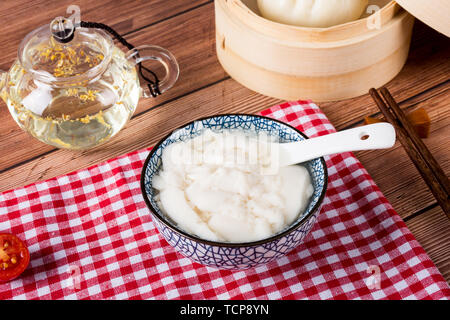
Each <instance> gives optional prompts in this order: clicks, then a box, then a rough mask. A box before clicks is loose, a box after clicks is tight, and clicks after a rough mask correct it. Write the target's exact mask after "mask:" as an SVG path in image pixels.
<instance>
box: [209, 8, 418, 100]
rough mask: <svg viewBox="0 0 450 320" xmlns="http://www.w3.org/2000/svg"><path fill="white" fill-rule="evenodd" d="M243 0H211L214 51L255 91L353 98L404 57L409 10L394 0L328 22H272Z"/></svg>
mask: <svg viewBox="0 0 450 320" xmlns="http://www.w3.org/2000/svg"><path fill="white" fill-rule="evenodd" d="M244 2H245V3H244ZM244 2H243V1H241V0H215V14H216V49H217V56H218V59H219V61H220V63H221V64H222V66H223V67H224V69H225V70H226V71H227V72H228V73H229V74H230V75H231V77H233V78H234V79H235V80H237V81H238V82H240V83H241V84H243V85H244V86H246V87H248V88H250V89H252V90H254V91H256V92H259V93H261V94H264V95H268V96H271V97H275V98H279V99H284V100H298V99H313V100H314V101H317V102H324V101H334V100H342V99H347V98H353V97H356V96H360V95H362V94H365V93H367V92H368V90H369V89H370V88H372V87H380V86H382V85H384V84H386V83H387V82H389V81H390V80H391V79H392V78H394V77H395V76H396V75H397V74H398V73H399V72H400V70H401V69H402V67H403V65H404V64H405V62H406V59H407V56H408V52H409V47H410V43H411V35H412V28H413V24H414V17H413V16H412V15H410V14H409V13H408V12H406V11H404V10H403V9H402V8H401V7H400V6H399V5H397V4H396V2H394V1H382V0H380V1H372V5H373V4H375V5H379V6H380V7H381V5H383V6H382V7H381V10H379V11H378V12H377V13H376V14H374V15H370V16H368V17H363V18H362V19H360V20H357V21H353V22H349V23H346V24H342V25H338V26H334V27H330V28H302V27H296V26H290V25H284V24H280V23H276V22H272V21H269V20H267V19H264V18H262V17H261V16H259V15H258V14H257V8H256V0H253V1H251V0H247V1H244ZM252 9H253V10H252Z"/></svg>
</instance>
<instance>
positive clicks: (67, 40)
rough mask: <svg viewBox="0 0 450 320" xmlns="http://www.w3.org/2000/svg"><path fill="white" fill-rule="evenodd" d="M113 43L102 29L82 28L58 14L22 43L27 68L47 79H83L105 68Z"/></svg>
mask: <svg viewBox="0 0 450 320" xmlns="http://www.w3.org/2000/svg"><path fill="white" fill-rule="evenodd" d="M112 46H113V41H112V39H111V37H110V36H109V35H108V34H107V33H105V32H104V31H103V30H100V29H93V28H80V27H77V28H76V30H75V26H74V25H73V23H72V21H71V20H70V19H67V18H64V17H58V18H55V19H54V20H53V21H52V22H51V23H50V24H49V25H45V26H42V27H40V28H38V29H36V30H34V31H32V32H31V33H29V34H28V35H27V36H26V37H25V38H24V39H23V40H22V43H21V44H20V47H19V61H20V63H21V64H22V66H23V68H24V69H25V70H26V71H28V72H30V73H32V74H33V75H34V76H36V77H39V78H40V80H42V81H45V82H68V81H69V82H71V83H74V82H82V81H84V80H86V79H89V78H92V77H95V76H96V75H98V74H99V73H101V72H103V71H104V70H105V69H106V66H107V64H108V63H107V60H109V59H110V53H111V49H112Z"/></svg>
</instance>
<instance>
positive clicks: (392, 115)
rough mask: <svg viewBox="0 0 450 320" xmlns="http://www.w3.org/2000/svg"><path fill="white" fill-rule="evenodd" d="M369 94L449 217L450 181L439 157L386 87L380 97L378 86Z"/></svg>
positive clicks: (381, 90)
mask: <svg viewBox="0 0 450 320" xmlns="http://www.w3.org/2000/svg"><path fill="white" fill-rule="evenodd" d="M369 93H370V95H371V96H372V98H373V100H374V101H375V103H376V104H377V106H378V108H379V109H380V111H381V112H382V113H383V115H384V117H385V118H386V120H387V121H389V122H390V123H391V124H392V125H393V126H394V127H395V130H396V132H397V137H398V139H399V140H400V143H401V144H402V145H403V148H404V149H405V151H406V153H407V154H408V156H409V158H410V159H411V161H412V162H413V163H414V165H415V166H416V168H417V170H418V171H419V173H420V175H421V176H422V178H423V179H424V180H425V182H426V183H427V185H428V187H429V188H430V190H431V192H432V193H433V195H434V197H435V198H436V200H437V202H438V203H439V205H440V206H441V208H442V210H444V212H445V214H446V215H447V217H449V218H450V200H449V194H450V182H449V179H448V178H447V175H446V174H445V172H444V171H443V170H442V168H441V167H440V166H439V164H438V162H437V161H436V159H435V158H434V157H433V155H432V154H431V152H430V151H429V150H428V148H427V147H426V146H425V144H424V143H423V141H422V140H421V139H420V138H419V136H418V135H417V134H416V132H415V131H414V129H413V127H412V125H411V124H410V122H409V121H408V120H407V118H406V116H405V114H404V113H403V111H402V109H401V108H400V107H399V105H398V104H397V102H396V101H395V100H394V98H393V97H392V95H391V93H390V92H389V90H388V89H386V88H381V89H380V93H381V95H382V96H383V98H384V101H383V99H382V98H381V96H380V95H379V93H378V91H377V90H376V89H373V88H372V89H370V91H369Z"/></svg>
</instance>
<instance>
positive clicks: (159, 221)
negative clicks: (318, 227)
mask: <svg viewBox="0 0 450 320" xmlns="http://www.w3.org/2000/svg"><path fill="white" fill-rule="evenodd" d="M205 129H211V130H212V131H214V132H221V131H223V130H229V129H240V130H245V131H249V132H253V133H259V132H265V133H267V134H268V135H271V136H275V137H278V139H279V141H280V142H282V143H283V142H294V141H300V140H304V139H307V137H306V135H304V134H303V133H301V132H300V131H298V130H297V129H295V128H294V127H292V126H289V125H287V124H285V123H283V122H280V121H277V120H273V119H270V118H267V117H263V116H256V115H247V114H227V115H217V116H212V117H208V118H202V119H199V120H196V121H193V122H191V123H188V124H186V125H185V126H183V127H181V128H179V129H177V130H174V131H173V132H172V133H171V134H169V135H168V136H166V137H165V138H163V139H162V140H161V141H160V142H159V143H158V144H157V145H156V146H155V147H154V148H153V149H152V151H151V152H150V154H149V155H148V157H147V159H146V161H145V164H144V167H143V169H142V174H141V190H142V194H143V197H144V200H145V202H146V204H147V206H148V208H149V209H150V212H151V214H152V216H153V222H154V223H155V225H156V227H157V228H158V230H159V232H160V233H161V234H162V235H163V237H164V238H165V239H166V240H167V242H168V243H169V244H170V245H171V246H173V247H174V248H175V249H176V250H177V251H178V252H180V253H181V254H183V255H184V256H186V257H188V258H190V259H192V260H194V261H195V262H198V263H201V264H203V265H207V266H210V267H216V268H221V269H247V268H252V267H255V266H257V265H260V264H265V263H268V262H269V261H272V260H275V259H278V258H280V257H282V256H284V255H286V254H287V253H288V252H289V251H291V250H292V249H294V248H295V247H297V246H298V245H299V244H300V243H301V242H302V240H303V239H304V238H305V236H306V235H307V234H308V232H309V231H310V230H311V228H312V226H313V225H314V223H315V221H316V218H317V216H318V215H319V212H320V207H321V204H322V201H323V199H324V196H325V192H326V189H327V180H328V173H327V167H326V164H325V160H324V159H323V158H318V159H314V160H311V161H309V162H307V163H305V164H304V165H305V166H306V168H307V169H308V171H309V173H310V175H311V178H312V183H313V186H314V193H313V195H312V197H311V200H310V203H309V205H308V207H307V209H306V210H305V211H304V212H301V213H300V215H299V217H298V218H297V220H296V221H295V222H294V223H292V224H291V225H290V226H288V227H286V228H285V229H284V230H282V231H281V232H279V233H277V234H275V235H273V236H272V237H270V238H267V239H263V240H260V241H254V242H246V243H227V242H215V241H208V240H204V239H201V238H198V237H196V236H195V235H192V234H189V233H187V232H185V231H183V230H181V229H180V228H179V227H178V226H177V225H176V224H175V223H173V222H172V221H171V220H170V219H168V217H167V216H166V215H165V214H164V213H163V212H162V211H161V209H160V208H159V206H158V203H157V201H156V200H155V199H154V196H155V194H156V191H155V190H154V189H153V187H152V178H153V177H154V176H155V175H156V174H157V173H158V171H159V170H160V168H161V164H162V161H161V155H162V152H163V150H164V148H165V147H167V146H168V145H170V144H171V143H174V142H177V141H185V140H188V139H191V138H193V137H195V136H198V135H200V134H201V133H202V131H203V130H205Z"/></svg>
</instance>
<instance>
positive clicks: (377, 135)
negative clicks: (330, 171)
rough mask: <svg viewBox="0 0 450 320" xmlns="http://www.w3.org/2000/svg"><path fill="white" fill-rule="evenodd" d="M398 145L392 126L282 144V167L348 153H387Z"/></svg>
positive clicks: (348, 131) (349, 130)
mask: <svg viewBox="0 0 450 320" xmlns="http://www.w3.org/2000/svg"><path fill="white" fill-rule="evenodd" d="M394 143H395V129H394V127H393V126H392V125H391V124H390V123H375V124H371V125H367V126H362V127H357V128H353V129H348V130H343V131H340V132H336V133H332V134H327V135H324V136H320V137H316V138H311V139H306V140H303V141H299V142H292V143H281V144H279V166H280V167H282V166H288V165H292V164H296V163H301V162H305V161H308V160H312V159H315V158H319V157H322V156H325V155H329V154H334V153H341V152H347V151H358V150H372V149H387V148H390V147H392V146H393V145H394Z"/></svg>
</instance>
